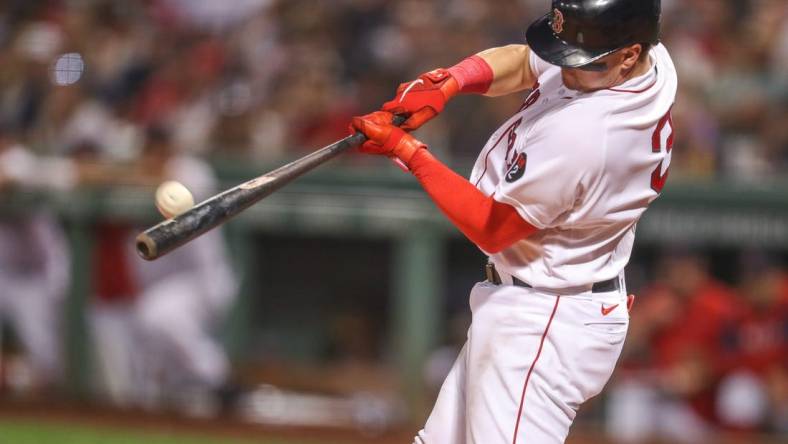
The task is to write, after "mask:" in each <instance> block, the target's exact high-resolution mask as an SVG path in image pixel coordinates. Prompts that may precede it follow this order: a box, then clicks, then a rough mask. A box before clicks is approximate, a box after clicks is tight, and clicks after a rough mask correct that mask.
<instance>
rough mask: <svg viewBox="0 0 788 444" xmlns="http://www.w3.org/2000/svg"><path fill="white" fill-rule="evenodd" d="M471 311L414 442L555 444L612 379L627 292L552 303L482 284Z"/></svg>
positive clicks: (541, 295)
mask: <svg viewBox="0 0 788 444" xmlns="http://www.w3.org/2000/svg"><path fill="white" fill-rule="evenodd" d="M508 280H509V282H511V278H508ZM505 281H506V280H505ZM470 305H471V312H472V314H473V321H472V323H471V327H470V329H469V331H468V339H467V341H466V343H465V346H464V347H463V349H462V351H461V352H460V355H459V357H458V358H457V361H456V362H455V363H454V366H453V367H452V370H451V372H450V373H449V375H448V377H447V378H446V381H445V382H444V383H443V386H442V388H441V391H440V394H439V396H438V400H437V402H436V404H435V407H434V408H433V411H432V413H431V414H430V417H429V419H428V420H427V423H426V425H425V426H424V429H423V430H421V431H420V432H419V433H418V435H417V436H416V438H415V441H414V442H415V444H448V443H451V444H472V443H474V444H498V443H500V444H503V443H513V444H517V443H520V444H557V443H563V442H564V441H565V440H566V437H567V435H568V434H569V427H570V426H571V425H572V421H573V420H574V418H575V414H576V412H577V409H578V408H579V407H580V405H581V404H582V403H583V402H585V401H587V400H588V399H590V398H592V397H593V396H595V395H596V394H598V393H599V392H600V391H602V388H603V387H604V386H605V384H606V383H607V381H608V379H609V378H610V375H611V374H612V373H613V369H614V367H615V365H616V361H617V360H618V357H619V355H620V353H621V349H622V347H623V345H624V338H625V336H626V332H627V327H628V325H629V313H628V310H627V296H626V290H625V289H623V288H622V289H621V290H616V291H612V292H607V293H591V292H590V291H588V292H583V293H580V294H573V295H560V296H559V295H558V294H555V293H547V292H543V291H539V290H535V289H531V288H524V287H518V286H512V285H495V284H491V283H488V282H480V283H478V284H476V286H475V287H474V288H473V290H472V291H471V297H470Z"/></svg>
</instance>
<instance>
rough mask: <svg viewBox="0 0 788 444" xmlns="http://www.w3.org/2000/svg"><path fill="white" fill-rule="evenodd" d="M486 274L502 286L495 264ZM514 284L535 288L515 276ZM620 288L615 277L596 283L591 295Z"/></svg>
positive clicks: (488, 278) (491, 265) (486, 267)
mask: <svg viewBox="0 0 788 444" xmlns="http://www.w3.org/2000/svg"><path fill="white" fill-rule="evenodd" d="M484 272H485V275H486V276H487V281H488V282H490V283H493V284H495V285H501V283H502V282H501V275H500V274H498V270H496V269H495V264H491V263H488V264H487V265H486V266H485V267H484ZM512 284H513V285H516V286H518V287H525V288H534V287H533V286H531V284H529V283H528V282H523V281H521V280H520V279H517V278H516V277H515V276H512ZM619 288H621V284H620V282H619V279H618V277H614V278H613V279H608V280H606V281H599V282H595V283H594V284H593V285H592V286H591V293H607V292H609V291H617V290H618V289H619Z"/></svg>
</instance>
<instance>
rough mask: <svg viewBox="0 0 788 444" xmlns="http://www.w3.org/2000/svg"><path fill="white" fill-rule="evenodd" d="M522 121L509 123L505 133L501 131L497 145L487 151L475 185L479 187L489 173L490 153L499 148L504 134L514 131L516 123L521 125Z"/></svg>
mask: <svg viewBox="0 0 788 444" xmlns="http://www.w3.org/2000/svg"><path fill="white" fill-rule="evenodd" d="M520 123H522V120H518V121H515V122H513V123H512V124H511V125H509V126H508V127H507V128H506V131H504V132H503V133H501V136H500V137H498V140H496V141H495V145H493V146H492V147H490V149H489V150H488V151H487V154H485V155H484V169H483V170H482V173H481V174H480V175H479V180H477V181H476V183H475V185H476V186H477V187H478V186H479V184H480V183H481V182H482V179H484V175H485V174H486V173H487V165H488V163H487V161H488V160H489V159H490V153H492V152H493V150H494V149H495V148H497V147H498V144H499V143H501V140H503V136H506V135H508V134H509V131H513V130H514V127H515V126H516V125H519V124H520Z"/></svg>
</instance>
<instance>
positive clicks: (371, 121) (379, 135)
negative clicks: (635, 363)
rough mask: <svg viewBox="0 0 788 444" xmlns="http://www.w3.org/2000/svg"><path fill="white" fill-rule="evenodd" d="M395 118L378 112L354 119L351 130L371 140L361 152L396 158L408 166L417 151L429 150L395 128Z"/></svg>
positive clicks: (386, 113)
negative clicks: (393, 121)
mask: <svg viewBox="0 0 788 444" xmlns="http://www.w3.org/2000/svg"><path fill="white" fill-rule="evenodd" d="M393 118H394V116H393V115H392V114H391V113H388V112H385V111H376V112H374V113H372V114H367V115H366V116H360V117H354V118H353V120H352V122H351V125H350V129H351V131H353V132H360V133H363V134H364V135H365V136H367V139H369V140H368V141H367V142H365V143H364V145H362V146H361V148H360V149H361V152H363V153H367V154H378V155H385V156H389V157H396V158H398V159H400V160H401V161H402V162H404V163H405V164H406V165H407V164H408V163H409V162H410V159H411V158H412V157H413V155H414V154H415V153H416V151H418V150H419V149H421V148H427V145H425V144H424V143H422V142H420V141H418V140H417V139H416V138H415V137H413V136H411V135H410V134H408V133H406V132H405V131H403V130H402V129H401V128H398V127H396V126H394V124H393V123H392V120H393Z"/></svg>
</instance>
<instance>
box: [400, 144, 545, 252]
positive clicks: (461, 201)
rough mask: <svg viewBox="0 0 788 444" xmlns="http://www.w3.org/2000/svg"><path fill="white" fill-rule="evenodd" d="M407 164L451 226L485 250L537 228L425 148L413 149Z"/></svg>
mask: <svg viewBox="0 0 788 444" xmlns="http://www.w3.org/2000/svg"><path fill="white" fill-rule="evenodd" d="M408 167H410V170H411V172H412V173H413V175H414V176H416V178H417V179H418V180H419V182H420V183H421V186H422V187H423V188H424V191H426V192H427V194H428V195H429V196H430V198H431V199H432V200H433V202H435V204H436V205H437V206H438V208H440V210H441V211H442V212H443V214H445V215H446V217H447V218H449V220H450V221H451V222H452V223H453V224H454V226H456V227H457V228H459V230H460V231H462V233H463V234H464V235H465V236H466V237H467V238H468V239H470V240H471V242H473V243H474V244H476V245H478V246H479V248H481V249H482V250H484V251H486V252H488V253H492V254H495V253H499V252H501V251H503V250H504V249H506V248H508V247H510V246H511V245H512V244H514V243H515V242H517V241H520V240H522V239H525V238H526V237H528V236H530V235H531V234H533V233H535V232H536V231H537V228H536V227H534V226H533V225H531V224H529V223H528V222H526V221H525V220H524V219H523V218H522V217H521V216H520V214H519V213H518V212H517V210H516V209H515V208H514V207H513V206H511V205H509V204H505V203H501V202H498V201H497V200H495V199H493V198H492V197H491V196H485V195H484V193H482V192H481V191H479V189H478V188H476V187H475V186H473V184H471V183H470V182H468V180H467V179H466V178H464V177H462V176H460V175H459V174H457V173H455V172H454V171H452V170H451V169H450V168H449V167H447V166H446V165H444V164H443V163H442V162H441V161H439V160H438V159H436V158H435V157H433V156H432V154H430V152H429V151H427V150H426V149H420V150H418V151H416V153H415V154H414V155H413V157H412V158H411V160H410V162H409V164H408Z"/></svg>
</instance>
